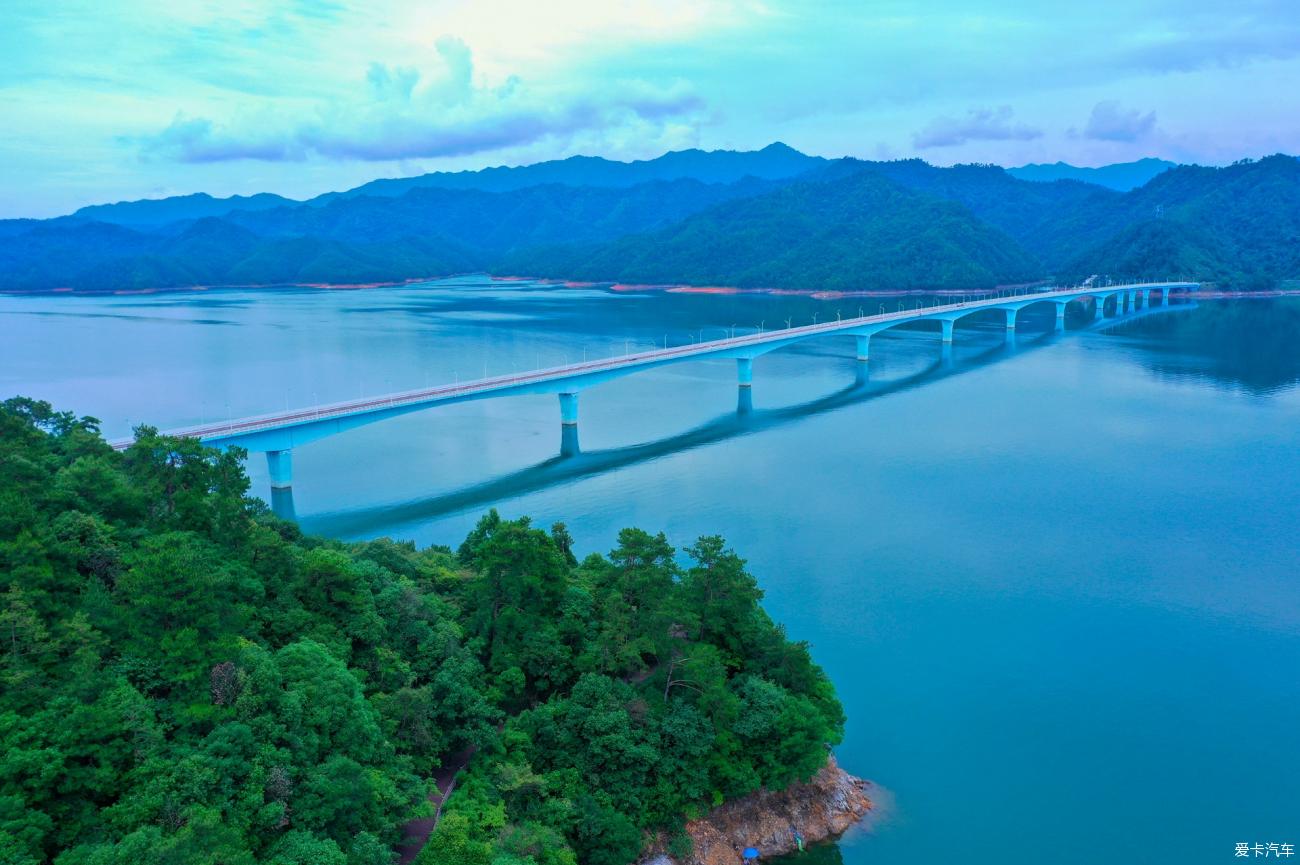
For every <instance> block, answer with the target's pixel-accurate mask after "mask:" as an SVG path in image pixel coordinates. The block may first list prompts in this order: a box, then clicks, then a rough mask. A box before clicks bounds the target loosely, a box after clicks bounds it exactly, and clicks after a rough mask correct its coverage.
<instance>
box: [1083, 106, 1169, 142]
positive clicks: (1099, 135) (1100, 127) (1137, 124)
mask: <svg viewBox="0 0 1300 865" xmlns="http://www.w3.org/2000/svg"><path fill="white" fill-rule="evenodd" d="M1155 128H1156V113H1155V112H1154V111H1148V112H1147V113H1146V114H1143V113H1142V112H1141V111H1138V110H1137V109H1136V108H1131V109H1124V108H1121V107H1120V105H1119V103H1118V102H1116V101H1115V100H1113V99H1111V100H1107V101H1105V102H1098V103H1097V104H1096V105H1094V106H1093V107H1092V115H1091V116H1089V117H1088V125H1087V126H1085V127H1084V128H1083V137H1084V138H1095V139H1098V140H1100V141H1137V140H1138V139H1139V138H1143V137H1145V136H1146V135H1148V134H1149V133H1150V132H1151V131H1152V130H1153V129H1155Z"/></svg>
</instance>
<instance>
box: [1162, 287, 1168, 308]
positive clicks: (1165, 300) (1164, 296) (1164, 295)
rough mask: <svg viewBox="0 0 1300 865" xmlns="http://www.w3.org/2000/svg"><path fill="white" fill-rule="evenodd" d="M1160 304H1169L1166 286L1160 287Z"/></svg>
mask: <svg viewBox="0 0 1300 865" xmlns="http://www.w3.org/2000/svg"><path fill="white" fill-rule="evenodd" d="M1160 305H1161V306H1168V305H1169V289H1167V288H1162V289H1160Z"/></svg>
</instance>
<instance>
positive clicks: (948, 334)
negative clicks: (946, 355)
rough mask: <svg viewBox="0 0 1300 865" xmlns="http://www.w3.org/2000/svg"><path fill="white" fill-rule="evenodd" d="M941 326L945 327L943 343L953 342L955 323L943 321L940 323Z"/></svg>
mask: <svg viewBox="0 0 1300 865" xmlns="http://www.w3.org/2000/svg"><path fill="white" fill-rule="evenodd" d="M939 324H941V325H943V341H944V342H952V325H953V323H952V322H951V321H948V320H947V319H943V320H942V321H940V322H939Z"/></svg>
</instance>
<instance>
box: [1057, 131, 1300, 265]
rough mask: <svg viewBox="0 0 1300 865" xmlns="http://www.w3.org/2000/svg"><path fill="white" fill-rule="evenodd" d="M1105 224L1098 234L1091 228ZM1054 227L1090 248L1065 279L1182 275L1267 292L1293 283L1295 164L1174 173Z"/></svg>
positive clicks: (1272, 160) (1298, 228)
mask: <svg viewBox="0 0 1300 865" xmlns="http://www.w3.org/2000/svg"><path fill="white" fill-rule="evenodd" d="M1103 219H1104V220H1105V224H1106V226H1107V228H1106V229H1105V230H1101V229H1099V228H1097V226H1098V225H1099V224H1101V223H1103ZM1085 221H1086V222H1087V225H1086V226H1085V225H1081V224H1080V223H1081V222H1085ZM1060 224H1061V225H1062V226H1063V227H1064V228H1065V230H1067V231H1068V230H1075V231H1077V234H1078V236H1079V237H1081V238H1086V239H1087V240H1088V241H1090V242H1089V244H1088V245H1087V246H1086V247H1084V248H1083V249H1081V250H1080V251H1079V252H1077V253H1075V254H1074V255H1073V256H1071V257H1069V258H1068V259H1065V260H1063V261H1062V262H1061V263H1060V265H1059V266H1058V271H1059V272H1061V273H1063V274H1066V275H1079V274H1086V273H1095V272H1107V273H1115V274H1123V275H1126V276H1135V277H1152V276H1158V275H1161V274H1181V275H1185V276H1194V277H1196V278H1199V279H1204V280H1210V281H1216V282H1220V283H1223V284H1224V285H1225V286H1226V287H1231V288H1239V289H1258V288H1271V287H1274V286H1276V285H1277V283H1278V282H1279V281H1281V280H1284V279H1293V278H1295V277H1296V276H1297V275H1300V161H1298V160H1296V158H1295V157H1292V156H1283V155H1277V156H1270V157H1267V158H1265V159H1260V160H1257V161H1252V160H1243V161H1242V162H1238V163H1235V164H1233V165H1229V166H1227V167H1225V168H1205V167H1202V166H1195V165H1182V166H1179V167H1177V168H1172V169H1170V170H1169V171H1166V172H1164V173H1163V174H1161V175H1159V176H1158V177H1156V178H1155V179H1154V180H1152V181H1151V182H1150V183H1148V184H1147V185H1146V186H1143V187H1141V188H1140V189H1135V190H1133V191H1132V192H1130V193H1127V194H1125V195H1123V196H1121V197H1120V198H1118V199H1117V200H1116V201H1115V202H1113V203H1112V204H1111V205H1110V206H1106V207H1099V206H1098V204H1097V203H1096V202H1094V203H1093V213H1091V214H1089V213H1088V212H1087V210H1086V209H1084V208H1081V209H1080V210H1079V211H1076V212H1073V213H1070V214H1067V215H1065V216H1063V217H1062V219H1061V221H1060Z"/></svg>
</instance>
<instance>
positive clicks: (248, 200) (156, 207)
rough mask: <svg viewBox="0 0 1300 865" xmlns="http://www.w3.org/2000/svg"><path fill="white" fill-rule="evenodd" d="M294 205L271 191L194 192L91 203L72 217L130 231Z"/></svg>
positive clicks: (292, 201) (288, 199) (290, 200)
mask: <svg viewBox="0 0 1300 865" xmlns="http://www.w3.org/2000/svg"><path fill="white" fill-rule="evenodd" d="M294 204H298V202H296V201H294V200H293V199H291V198H284V197H283V196H280V195H274V194H272V193H270V192H260V193H258V194H257V195H232V196H230V197H229V198H213V197H212V196H211V195H208V194H207V193H206V192H196V193H194V194H193V195H177V196H173V197H171V198H142V199H140V200H139V201H119V202H117V203H116V204H93V205H90V206H89V207H83V208H81V209H80V210H78V211H77V212H76V213H74V214H73V216H74V217H78V218H80V219H93V220H95V221H96V222H111V223H113V224H115V225H126V226H130V227H133V228H152V227H157V226H161V225H166V224H167V223H169V222H180V221H182V220H189V219H204V218H205V217H209V216H225V215H226V214H228V213H235V212H237V211H252V210H269V209H271V208H273V207H284V206H285V205H294Z"/></svg>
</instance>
